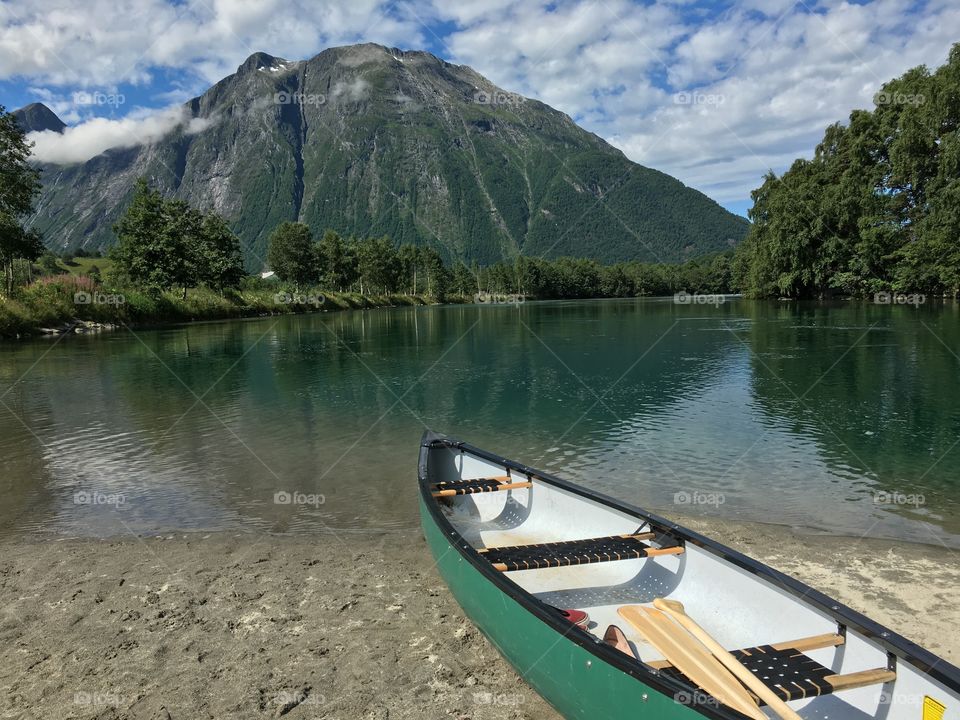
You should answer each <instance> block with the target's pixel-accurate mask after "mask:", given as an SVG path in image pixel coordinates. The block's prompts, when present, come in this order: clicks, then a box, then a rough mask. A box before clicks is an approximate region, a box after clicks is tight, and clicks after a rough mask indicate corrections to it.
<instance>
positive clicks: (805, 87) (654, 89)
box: [0, 0, 960, 214]
mask: <svg viewBox="0 0 960 720" xmlns="http://www.w3.org/2000/svg"><path fill="white" fill-rule="evenodd" d="M958 27H960V4H958V3H957V2H955V0H848V1H842V0H797V1H796V2H791V0H725V1H722V2H721V1H717V0H657V1H656V2H632V1H631V0H570V1H566V0H555V1H554V2H537V1H536V0H474V1H472V2H469V3H456V4H455V3H452V2H450V1H449V0H445V1H444V0H409V1H407V0H400V1H392V2H380V1H378V0H334V1H331V2H301V1H299V0H232V1H231V0H184V1H182V2H168V1H167V0H88V1H87V2H80V1H79V0H73V1H70V0H29V1H27V0H7V1H6V2H3V3H2V4H0V102H2V103H3V104H4V105H6V106H7V108H8V109H12V108H16V107H20V106H22V105H25V104H27V103H30V102H37V101H40V102H44V103H46V104H47V105H49V106H50V107H51V108H52V109H53V110H54V111H55V112H57V113H58V114H59V115H60V117H61V118H62V119H63V120H64V121H65V122H67V123H68V124H70V125H71V126H75V127H76V131H75V132H73V134H71V135H68V136H67V137H66V138H62V139H58V140H57V141H56V142H55V141H53V140H46V141H44V142H38V153H39V152H46V153H51V155H50V157H52V158H54V159H59V158H67V159H73V160H76V159H83V157H85V156H88V155H89V154H90V153H92V152H99V151H101V150H102V149H103V148H104V147H109V146H111V143H127V144H129V143H130V142H131V140H130V137H133V136H136V137H137V138H141V139H142V138H146V139H149V138H151V137H156V136H158V135H162V134H163V133H164V132H166V131H168V130H169V129H170V128H171V127H173V125H175V124H176V123H178V122H181V121H183V117H182V114H181V113H180V112H179V110H177V106H178V105H179V104H180V103H182V102H183V101H185V100H187V99H189V98H191V97H193V96H195V95H197V94H200V93H201V92H203V91H204V90H205V89H206V88H208V87H209V86H210V85H211V84H213V83H214V82H216V81H217V80H219V79H220V78H222V77H224V76H226V75H228V74H229V73H231V72H233V71H234V70H235V69H236V67H237V66H238V65H239V64H240V63H241V62H242V61H243V60H244V58H246V57H247V56H249V55H250V54H251V53H252V52H254V51H257V50H262V51H265V52H268V53H270V54H273V55H277V56H280V57H284V58H287V59H291V60H300V59H304V58H307V57H310V56H312V55H314V54H316V53H317V52H319V51H321V50H323V49H324V48H326V47H330V46H334V45H343V44H348V43H354V42H360V41H372V42H380V43H383V44H386V45H391V46H398V47H401V48H404V49H425V50H429V51H430V52H433V53H434V54H436V55H438V56H440V57H443V58H444V59H446V60H448V61H450V62H454V63H462V64H467V65H470V66H472V67H473V68H475V69H476V70H478V71H479V72H481V73H482V74H484V75H486V76H487V77H489V78H490V79H491V80H492V81H493V82H495V83H496V84H497V85H499V86H501V87H503V88H504V89H506V90H509V91H512V92H520V93H523V94H524V95H528V96H530V97H535V98H538V99H540V100H542V101H544V102H546V103H548V104H550V105H552V106H554V107H556V108H558V109H560V110H563V111H564V112H567V113H568V114H570V115H571V116H572V117H573V118H574V119H575V120H577V121H578V122H579V123H580V124H581V125H583V126H584V127H586V128H587V129H589V130H591V131H593V132H596V133H597V134H599V135H601V136H602V137H604V138H606V139H607V140H608V141H610V142H611V143H613V144H614V145H616V146H617V147H619V148H620V149H622V150H623V151H624V152H625V153H626V154H627V156H629V157H630V158H631V159H633V160H635V161H637V162H640V163H642V164H644V165H647V166H650V167H654V168H657V169H659V170H663V171H664V172H667V173H669V174H671V175H674V176H676V177H678V178H680V179H681V180H682V181H684V182H685V183H687V184H688V185H691V186H693V187H696V188H697V189H699V190H702V191H703V192H705V193H707V194H708V195H710V196H711V197H713V198H715V199H716V200H717V201H718V202H720V203H721V204H723V205H724V206H725V207H727V208H729V209H731V210H733V211H735V212H738V213H741V214H744V213H745V212H746V210H747V208H748V207H749V206H750V201H749V195H750V190H751V189H753V188H755V187H756V186H757V185H759V184H760V182H761V178H762V176H763V174H764V173H765V172H767V171H768V170H771V169H772V170H774V171H776V172H782V171H783V170H784V169H786V167H788V166H789V164H790V162H791V161H792V160H793V159H794V158H796V157H798V156H809V155H810V153H811V152H812V149H813V147H814V145H815V144H816V142H817V141H818V140H819V138H820V137H821V135H822V132H823V128H824V127H825V126H826V125H828V124H829V123H831V122H836V121H842V120H844V119H845V118H846V117H847V116H848V115H849V113H850V111H851V110H852V109H854V108H857V107H870V106H871V103H872V98H873V95H874V94H875V93H876V92H877V90H878V89H879V87H880V85H881V84H882V83H883V82H884V81H886V80H888V79H890V78H892V77H895V76H896V75H899V74H900V73H902V72H904V71H905V70H907V69H908V68H910V67H913V66H915V65H919V64H927V65H930V66H936V65H939V64H941V63H943V62H944V60H945V59H946V56H947V52H948V51H949V48H950V45H951V43H952V42H954V41H956V40H957V39H958V38H957V37H955V36H953V31H954V30H955V29H956V28H958ZM41 140H42V139H41ZM68 144H69V145H71V147H69V148H67V147H66V146H67V145H68Z"/></svg>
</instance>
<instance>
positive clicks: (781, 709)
mask: <svg viewBox="0 0 960 720" xmlns="http://www.w3.org/2000/svg"><path fill="white" fill-rule="evenodd" d="M653 605H654V607H656V608H658V609H660V610H663V611H664V612H665V613H667V614H669V615H670V617H672V618H673V619H674V620H676V621H677V622H678V623H680V624H681V625H683V627H684V628H686V629H687V630H688V631H689V632H690V634H691V635H693V636H694V637H695V638H697V640H699V641H700V642H702V643H703V644H704V645H705V646H706V647H707V649H708V650H710V652H712V653H713V654H714V656H715V657H716V658H717V659H718V660H719V661H720V662H721V663H723V664H724V666H725V667H726V668H727V669H728V670H729V671H730V672H732V673H733V674H734V675H736V676H737V678H738V679H739V680H740V681H741V682H742V683H743V684H744V685H746V686H747V687H748V688H749V689H750V690H751V691H752V692H753V693H754V694H755V695H756V696H757V697H759V698H760V699H761V700H763V701H764V702H765V703H766V704H767V705H769V706H770V708H771V709H772V710H774V711H775V712H776V713H777V715H779V716H780V717H781V718H783V720H801V718H800V716H799V715H797V713H796V712H795V711H794V710H793V709H791V708H790V707H789V706H788V705H787V704H786V703H785V702H784V701H783V700H782V699H781V698H780V696H779V695H777V694H776V693H775V692H774V691H773V690H771V689H770V688H769V687H767V685H766V684H765V683H764V682H763V681H762V680H761V679H760V678H758V677H757V676H756V675H754V674H753V673H752V672H750V670H748V669H747V668H746V667H744V666H743V663H741V662H740V661H739V660H737V659H736V658H735V657H734V656H733V654H732V653H730V651H729V650H727V649H726V648H725V647H723V645H721V644H720V643H718V642H717V641H716V640H714V639H713V637H711V635H710V634H709V633H708V632H707V631H706V630H704V629H703V628H702V627H700V626H699V625H697V623H696V621H695V620H693V618H691V617H690V616H689V615H687V613H686V612H685V611H684V609H683V603H681V602H679V601H677V600H667V599H665V598H657V599H656V600H654V601H653ZM680 671H681V672H683V673H684V674H686V672H684V670H683V668H680Z"/></svg>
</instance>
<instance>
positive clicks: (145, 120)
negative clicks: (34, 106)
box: [27, 107, 215, 164]
mask: <svg viewBox="0 0 960 720" xmlns="http://www.w3.org/2000/svg"><path fill="white" fill-rule="evenodd" d="M213 122H215V119H213V118H191V117H189V116H188V115H187V112H186V110H185V109H184V108H182V107H170V108H166V109H165V110H161V111H159V112H156V111H146V112H145V111H135V112H132V113H131V114H130V115H128V116H127V117H125V118H123V119H120V120H109V119H107V118H92V119H90V120H87V121H86V122H84V123H81V124H80V125H76V126H74V127H69V128H67V129H66V130H64V131H63V133H56V132H53V131H51V130H46V131H44V132H33V133H30V134H29V135H27V139H28V140H30V141H32V142H34V143H35V146H34V148H33V155H34V157H35V158H36V159H37V160H38V161H40V162H49V163H59V164H68V163H75V162H83V161H85V160H89V159H90V158H92V157H95V156H97V155H99V154H100V153H102V152H104V151H106V150H108V149H110V148H125V147H133V146H135V145H145V144H150V143H153V142H156V141H157V140H160V139H161V138H162V137H164V136H165V135H167V134H168V133H170V132H172V131H173V130H175V129H177V128H182V129H183V131H184V132H187V133H191V134H192V133H197V132H201V131H202V130H204V129H206V128H207V127H209V126H210V125H211V124H213Z"/></svg>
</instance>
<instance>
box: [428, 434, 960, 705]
mask: <svg viewBox="0 0 960 720" xmlns="http://www.w3.org/2000/svg"><path fill="white" fill-rule="evenodd" d="M418 474H419V485H420V512H421V521H422V525H423V532H424V536H425V538H426V540H427V543H428V545H429V547H430V551H431V553H432V555H433V558H434V561H435V563H436V567H437V569H438V570H439V572H440V575H441V576H442V577H443V579H444V581H445V582H446V584H447V585H448V587H449V588H450V591H451V592H452V594H453V595H454V597H455V598H456V600H457V601H458V602H459V604H460V605H461V607H462V608H463V610H464V612H465V613H466V615H467V616H468V617H469V618H470V620H471V621H472V622H473V623H474V624H475V625H476V626H477V627H478V628H479V629H480V630H481V631H482V632H483V633H484V635H486V637H487V638H488V639H489V640H490V642H491V643H493V645H494V646H495V647H496V648H497V650H498V651H499V652H500V653H501V654H502V655H503V657H504V658H506V660H507V661H509V662H510V664H511V665H512V666H513V667H514V668H515V669H516V671H517V672H518V673H519V675H520V676H521V677H522V678H523V679H524V680H525V681H526V682H527V683H528V684H529V685H530V686H532V687H533V688H534V689H535V690H536V691H537V692H539V693H540V694H541V695H542V696H543V697H544V698H545V699H546V700H547V701H548V702H549V703H550V704H551V705H553V707H554V708H556V710H557V711H558V712H559V713H560V714H561V715H563V716H564V717H566V718H576V719H580V718H582V719H584V720H604V719H610V720H614V719H616V720H620V719H625V718H631V720H637V719H638V718H641V719H642V718H650V719H651V720H688V719H692V718H699V717H702V716H707V717H710V718H720V719H722V720H743V718H744V717H752V718H755V720H764V719H765V718H771V719H773V720H778V719H780V718H783V720H797V718H803V720H827V719H829V720H868V719H870V718H874V719H876V720H960V670H958V668H956V667H954V666H953V665H951V664H950V663H948V662H946V661H945V660H942V659H941V658H939V657H937V656H936V655H934V654H933V653H931V652H929V651H927V650H925V649H923V648H921V647H919V646H917V645H916V644H914V643H912V642H911V641H909V640H907V639H906V638H904V637H902V636H900V635H899V634H897V633H896V632H894V631H893V630H890V629H888V628H885V627H883V626H882V625H880V624H878V623H876V622H874V621H873V620H871V619H870V618H868V617H866V616H864V615H862V614H860V613H858V612H856V611H855V610H852V609H851V608H848V607H846V606H844V605H842V604H841V603H839V602H837V601H836V600H833V599H831V598H829V597H827V596H826V595H824V594H822V593H820V592H818V591H816V590H814V589H813V588H810V587H808V586H807V585H805V584H804V583H802V582H800V581H798V580H796V579H794V578H792V577H789V576H787V575H785V574H783V573H781V572H778V571H777V570H774V569H773V568H770V567H768V566H767V565H764V564H763V563H761V562H758V561H757V560H754V559H752V558H750V557H747V556H746V555H743V554H742V553H739V552H736V551H735V550H732V549H730V548H728V547H725V546H724V545H721V544H720V543H718V542H716V541H715V540H712V539H710V538H708V537H705V536H703V535H701V534H699V533H696V532H694V531H692V530H688V529H687V528H684V527H682V526H680V525H678V524H676V523H674V522H671V521H670V520H667V519H665V518H663V517H660V516H658V515H655V514H653V513H650V512H647V511H645V510H642V509H640V508H636V507H632V506H630V505H627V504H625V503H622V502H620V501H618V500H615V499H613V498H610V497H607V496H605V495H602V494H599V493H596V492H593V491H591V490H588V489H586V488H583V487H580V486H578V485H575V484H573V483H570V482H567V481H564V480H561V479H559V478H557V477H555V476H553V475H551V474H549V473H546V472H543V471H540V470H535V469H533V468H531V467H527V466H526V465H522V464H520V463H517V462H513V461H511V460H508V459H506V458H503V457H500V456H498V455H496V454H494V453H491V452H487V451H485V450H481V449H480V448H477V447H474V446H472V445H469V444H467V443H465V442H460V441H457V440H455V439H453V438H449V437H446V436H443V435H438V434H436V433H433V432H429V431H428V432H427V433H425V434H424V436H423V439H422V441H421V447H420V457H419V473H418ZM917 592H918V594H919V593H922V592H924V589H923V588H917ZM569 610H579V611H585V612H586V613H587V615H588V616H589V621H588V622H582V616H579V618H578V622H579V624H575V623H574V622H572V621H571V618H572V617H573V616H571V615H567V614H565V613H564V612H562V611H569ZM611 626H613V627H611ZM944 631H945V632H955V631H956V630H955V629H954V628H950V629H948V628H944ZM604 637H606V638H607V640H606V641H605V640H604ZM502 690H503V692H504V693H507V692H508V689H507V688H503V689H502Z"/></svg>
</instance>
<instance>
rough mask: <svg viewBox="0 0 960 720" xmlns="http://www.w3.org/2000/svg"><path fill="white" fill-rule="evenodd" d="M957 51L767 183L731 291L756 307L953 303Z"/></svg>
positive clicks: (959, 171) (920, 70)
mask: <svg viewBox="0 0 960 720" xmlns="http://www.w3.org/2000/svg"><path fill="white" fill-rule="evenodd" d="M958 98H960V44H957V45H955V46H954V47H953V49H952V50H951V52H950V57H949V59H948V61H947V63H946V64H945V65H944V66H942V67H940V68H938V69H937V70H936V71H935V72H933V73H931V72H930V71H929V70H928V69H927V68H926V67H923V66H921V67H917V68H913V69H912V70H909V71H907V72H906V73H904V74H903V75H902V76H900V77H899V78H896V79H894V80H891V81H890V82H888V83H885V84H884V85H883V87H882V88H881V90H880V92H879V93H877V96H876V97H875V100H874V103H875V107H874V109H873V110H872V111H864V110H856V111H854V112H853V113H851V115H850V121H849V124H848V125H847V126H842V125H839V124H836V125H831V126H830V127H828V128H827V129H826V131H825V133H824V137H823V140H822V141H821V142H820V144H819V145H818V146H817V148H816V150H815V152H814V156H813V159H811V160H797V161H796V162H794V164H793V165H792V166H791V167H790V169H789V170H788V171H787V172H786V173H784V174H783V175H782V176H780V177H777V176H775V175H773V174H770V175H768V176H767V177H765V178H764V182H763V185H762V186H761V187H760V188H758V189H757V190H755V191H754V192H753V193H752V197H753V200H754V205H753V208H752V209H751V210H750V219H751V220H752V221H753V223H752V226H751V228H750V231H749V233H748V235H747V237H746V239H745V240H744V242H743V243H742V244H741V246H740V248H739V249H738V251H737V254H736V257H735V258H734V261H733V264H732V271H733V275H734V279H733V281H732V282H734V283H736V284H738V285H740V286H741V287H742V288H743V289H744V290H745V291H747V292H749V293H751V294H753V295H759V296H768V295H788V296H791V297H810V296H823V295H828V294H832V293H837V292H839V293H843V294H847V295H855V296H863V295H869V294H871V293H874V292H877V291H880V290H890V289H893V290H896V291H899V292H911V291H920V292H924V293H932V294H941V293H946V294H951V295H957V294H958V293H960V249H958V239H960V203H958V201H960V137H958V132H960V100H958Z"/></svg>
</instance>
